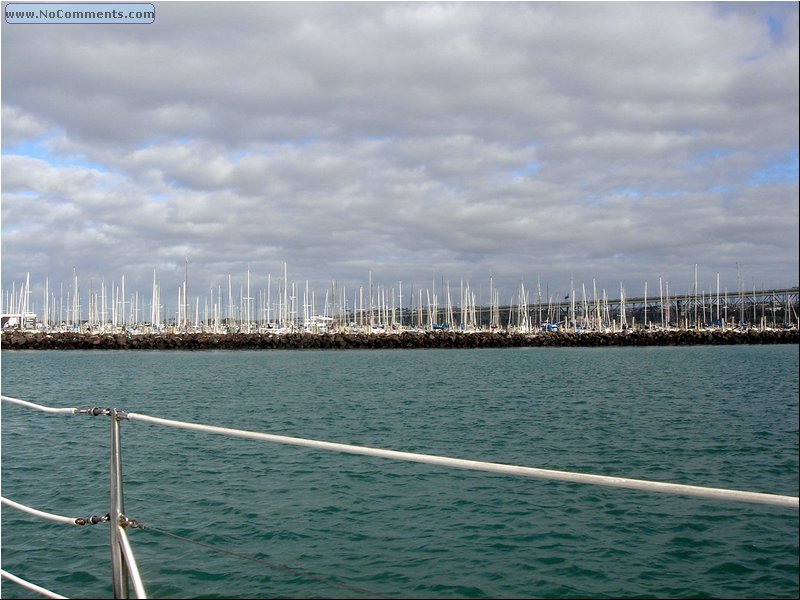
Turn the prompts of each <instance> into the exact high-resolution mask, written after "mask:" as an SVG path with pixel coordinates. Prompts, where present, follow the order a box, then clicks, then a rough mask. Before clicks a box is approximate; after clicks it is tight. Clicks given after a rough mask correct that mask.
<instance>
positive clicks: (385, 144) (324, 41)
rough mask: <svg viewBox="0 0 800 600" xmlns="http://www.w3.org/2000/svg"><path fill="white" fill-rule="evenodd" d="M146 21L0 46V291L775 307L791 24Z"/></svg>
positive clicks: (793, 264)
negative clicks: (633, 300) (590, 296)
mask: <svg viewBox="0 0 800 600" xmlns="http://www.w3.org/2000/svg"><path fill="white" fill-rule="evenodd" d="M153 4H154V6H155V9H156V17H155V21H154V23H152V24H148V25H73V24H70V25H16V24H9V23H6V22H3V24H2V29H1V30H0V35H1V36H2V89H1V94H2V121H1V126H2V130H1V131H2V200H1V201H2V222H1V226H2V231H1V233H0V235H1V243H2V286H3V290H4V292H5V293H7V290H9V289H11V288H12V285H13V286H16V287H17V289H18V287H19V285H20V283H21V282H23V281H24V280H25V278H26V274H30V281H31V286H32V289H33V290H34V299H35V300H36V299H37V298H40V297H41V296H39V295H38V294H40V293H41V292H40V291H39V290H42V289H43V288H44V284H45V280H46V279H47V280H48V282H49V286H50V289H51V292H52V291H53V290H54V289H56V288H57V287H58V286H59V285H62V284H63V285H64V286H70V285H71V282H72V280H73V270H74V272H75V273H76V274H77V276H78V278H79V280H80V288H81V290H84V291H85V290H88V288H89V287H90V285H91V286H93V287H94V289H97V288H98V287H100V282H101V281H103V282H105V284H107V285H111V284H112V282H119V281H120V279H121V277H122V276H123V275H124V276H125V280H126V285H127V289H128V290H129V291H130V290H134V289H135V290H139V291H141V293H142V294H149V293H150V291H151V285H152V280H153V272H154V270H155V272H156V276H157V279H158V280H159V284H160V285H161V287H162V289H163V290H172V289H176V290H177V288H178V287H179V286H180V285H181V283H182V282H183V278H184V273H185V271H186V269H187V264H188V272H189V281H190V292H189V294H190V298H192V297H196V296H199V297H200V298H201V299H200V303H201V306H202V302H203V298H205V297H207V296H208V294H209V290H211V289H215V290H216V289H218V286H223V287H227V284H228V278H229V276H230V277H231V278H232V281H233V286H234V287H235V288H237V289H239V288H240V286H242V285H244V282H245V278H246V274H247V271H248V269H249V271H250V277H251V282H252V284H251V285H252V286H253V287H254V288H265V287H266V285H267V280H268V276H270V277H271V280H272V282H273V284H274V282H275V281H276V280H278V279H280V278H282V277H283V272H284V263H286V269H287V272H288V278H289V280H290V281H292V282H297V283H298V285H299V286H304V285H305V281H306V280H308V281H309V285H310V286H311V287H312V288H314V289H316V290H317V294H321V293H324V290H325V288H326V286H327V287H330V286H331V285H332V282H333V281H336V282H337V285H338V286H340V287H345V288H346V289H356V287H358V286H366V285H367V283H368V280H369V278H370V277H371V279H372V281H373V282H374V283H376V284H379V285H383V286H387V287H397V285H398V283H399V282H402V285H403V287H404V290H410V289H411V288H412V286H413V287H414V289H422V288H425V287H431V286H432V285H434V284H435V285H436V286H437V287H439V286H441V285H442V283H443V282H450V285H451V287H452V288H453V289H454V290H455V289H457V288H458V286H459V285H464V284H466V283H467V282H468V283H469V285H470V286H471V288H472V289H473V290H475V291H478V290H479V293H480V296H479V298H478V300H479V301H481V300H482V301H483V302H488V301H489V294H488V290H489V287H490V284H491V285H493V286H494V287H495V288H498V289H500V290H502V292H501V295H502V298H503V300H504V301H505V300H506V299H507V298H508V299H510V298H511V297H512V295H513V294H515V293H517V292H518V290H519V286H520V283H523V284H524V285H525V288H526V290H529V291H532V293H533V294H536V291H535V290H536V289H537V288H539V289H541V293H542V295H543V296H546V294H551V295H553V294H562V293H563V294H568V293H569V291H570V289H571V288H572V287H573V286H574V288H577V289H578V290H580V288H581V286H585V287H586V289H587V290H591V289H592V287H593V286H594V287H596V288H597V289H598V290H600V289H603V290H607V291H608V295H609V297H617V296H619V290H620V286H621V285H623V286H624V287H625V291H626V295H627V296H629V297H631V296H633V295H641V294H642V292H643V290H644V286H645V282H647V283H648V284H649V290H650V294H651V295H652V294H653V293H654V290H658V286H659V282H660V281H663V282H669V284H670V285H671V288H672V290H673V291H680V290H687V291H688V290H690V288H691V287H692V286H693V285H694V274H695V265H697V272H698V278H699V281H698V285H699V287H700V288H701V289H704V290H715V289H716V281H717V274H719V277H720V281H721V284H720V285H721V286H723V288H724V289H728V290H731V291H734V290H737V289H739V288H740V287H744V288H745V289H751V290H752V289H753V288H754V287H757V288H758V289H769V288H783V287H791V286H796V285H798V269H799V266H798V245H799V244H798V230H800V225H799V220H798V137H799V133H798V95H799V94H798V5H797V3H795V2H777V3H770V2H755V3H747V2H732V3H705V2H688V3H684V2H680V3H677V2H676V3H670V2H665V3H661V2H658V3H656V2H652V3H651V2H633V3H606V2H589V3H579V2H541V3H540V2H509V3H505V2H486V3H483V2H475V3H457V2H446V3H437V2H419V3H412V2H398V3H393V2H375V3H370V2H363V3H362V2H344V3H338V2H322V3H314V2H286V3H284V2H236V3H232V2H198V3H195V2H154V3H153ZM3 5H4V7H5V6H6V3H3ZM187 261H188V262H187ZM90 282H91V283H90ZM545 290H546V291H545ZM273 293H274V290H273ZM406 293H408V292H406ZM454 301H457V300H456V299H454ZM176 302H177V300H176ZM407 302H408V301H407V300H406V304H407Z"/></svg>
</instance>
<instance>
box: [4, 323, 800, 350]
mask: <svg viewBox="0 0 800 600" xmlns="http://www.w3.org/2000/svg"><path fill="white" fill-rule="evenodd" d="M799 343H800V332H798V330H797V329H796V328H794V329H766V330H763V331H761V330H756V329H750V330H747V331H734V330H727V331H719V330H714V331H706V330H687V331H627V332H620V333H598V332H584V333H580V334H578V333H572V332H560V333H537V334H522V333H504V332H503V333H490V332H477V333H461V332H454V331H449V332H448V331H445V332H442V331H434V332H414V333H411V332H403V333H392V334H384V333H380V334H367V333H323V334H315V333H288V334H287V333H283V334H274V333H251V334H247V333H232V334H213V333H187V334H138V335H129V334H93V333H39V332H36V333H34V332H18V331H6V332H3V333H2V335H0V344H1V346H2V349H3V350H351V349H391V348H395V349H398V348H408V349H411V348H511V347H523V346H527V347H565V346H566V347H602V346H695V345H723V344H724V345H732V344H799Z"/></svg>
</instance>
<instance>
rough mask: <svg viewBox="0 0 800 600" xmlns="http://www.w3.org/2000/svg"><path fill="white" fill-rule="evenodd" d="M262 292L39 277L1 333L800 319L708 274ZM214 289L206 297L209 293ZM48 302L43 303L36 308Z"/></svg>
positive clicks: (780, 323)
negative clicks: (553, 288) (690, 279)
mask: <svg viewBox="0 0 800 600" xmlns="http://www.w3.org/2000/svg"><path fill="white" fill-rule="evenodd" d="M263 279H265V280H266V284H267V285H266V286H265V287H263V288H257V286H256V285H255V284H254V282H253V280H254V278H253V277H252V276H251V272H250V270H249V269H248V270H247V271H246V275H245V278H244V285H240V286H239V289H238V293H235V292H234V290H235V286H234V284H233V279H232V277H231V276H230V275H229V276H228V280H227V285H226V286H225V287H224V288H223V286H222V285H213V286H210V287H209V288H207V292H208V293H206V294H204V295H200V294H195V295H194V298H193V300H192V294H191V292H190V288H189V284H188V281H189V276H188V263H187V268H186V272H185V274H184V277H183V281H181V282H180V283H179V284H178V285H177V295H176V298H175V302H174V303H173V304H172V305H171V306H170V304H169V302H168V301H167V299H166V298H164V294H163V293H162V291H163V286H162V284H161V283H160V282H159V281H158V279H157V277H156V274H155V272H154V273H153V280H152V286H151V289H150V290H149V292H148V293H147V294H145V293H141V292H140V291H131V289H130V285H129V286H128V290H127V291H126V288H125V276H124V275H123V276H122V277H121V278H120V281H119V283H116V282H113V281H112V282H111V284H110V285H108V286H107V285H106V284H105V280H102V282H101V284H100V286H99V289H98V287H97V286H96V285H95V283H94V280H92V281H91V282H90V284H89V286H88V287H87V286H85V285H82V284H81V283H80V282H79V279H78V275H77V273H73V277H72V278H71V281H70V283H69V284H68V285H66V286H65V285H64V284H63V283H62V284H60V285H59V286H58V289H59V292H58V294H56V292H55V291H54V290H53V289H51V287H50V282H49V280H47V279H46V280H45V283H44V285H43V286H40V288H41V289H40V290H38V291H37V292H36V293H34V292H33V290H32V287H31V282H30V274H27V275H26V278H25V280H24V281H22V282H20V284H19V285H18V286H17V284H16V283H14V284H12V287H11V289H10V290H9V289H6V290H4V291H3V292H0V298H2V299H3V305H2V311H1V312H2V314H3V317H2V329H3V330H4V331H5V330H18V331H39V332H62V333H63V332H80V333H93V334H106V333H111V334H115V333H127V334H164V333H168V334H174V333H211V334H232V333H236V334H240V333H244V334H251V333H262V334H263V333H279V334H283V333H298V332H305V333H348V334H354V333H359V334H362V333H368V334H373V333H387V332H392V333H397V332H403V331H409V332H431V331H456V332H464V333H474V332H506V333H518V334H530V333H539V332H547V333H552V332H558V331H569V332H573V333H583V332H599V333H617V332H623V331H629V330H647V331H653V330H658V331H676V330H698V329H718V330H722V331H726V330H735V329H738V330H740V331H745V330H748V329H758V330H760V331H763V330H765V329H796V328H797V326H798V322H800V320H799V318H798V314H799V313H800V288H797V287H792V288H780V289H767V290H757V289H756V287H755V286H754V287H753V289H752V290H749V291H745V289H744V286H743V285H742V283H741V281H739V282H738V289H737V291H736V292H729V290H728V288H727V287H722V286H721V282H720V279H719V274H717V275H716V287H715V289H712V288H711V286H709V287H708V288H704V287H701V286H700V284H699V280H698V274H697V266H695V271H694V284H693V285H691V286H689V287H688V288H687V289H685V290H683V291H681V292H678V291H676V290H675V287H674V286H672V287H670V283H669V282H668V281H663V280H662V278H661V277H659V280H658V286H657V291H655V292H652V291H651V292H648V282H644V285H643V291H644V293H643V294H642V295H635V296H633V295H630V294H629V293H628V292H627V291H626V288H625V286H624V285H623V284H622V283H620V286H619V290H618V295H617V296H616V297H614V296H610V295H609V293H608V292H607V290H606V289H603V288H601V289H598V287H597V284H596V283H595V282H592V285H591V286H589V290H588V291H587V285H586V284H585V283H581V284H580V285H576V283H575V282H574V281H570V285H569V288H568V291H567V293H566V294H565V295H563V296H562V294H561V292H559V293H551V292H550V291H549V285H545V286H544V290H543V288H542V284H541V282H538V281H537V285H536V286H535V289H534V291H533V292H531V290H530V289H529V288H527V289H526V287H525V284H524V282H520V284H519V287H518V289H515V290H513V291H511V292H509V291H505V292H503V295H504V296H505V297H506V298H507V300H506V301H505V302H504V301H503V300H502V298H501V291H500V290H499V289H497V287H496V285H495V283H494V281H493V279H492V278H491V277H490V278H489V281H488V282H487V283H488V286H487V287H488V298H489V301H488V302H486V301H485V299H484V297H483V288H482V287H479V288H478V289H477V290H476V289H475V288H474V287H471V286H470V283H469V282H464V281H463V280H461V281H459V284H458V286H457V287H455V286H451V283H450V281H449V280H445V279H444V277H442V278H441V281H440V282H438V287H437V281H436V279H433V280H431V282H430V286H426V287H424V288H423V287H422V286H419V285H417V286H416V287H415V286H414V285H411V286H409V284H406V286H405V289H406V292H405V295H404V292H403V288H404V286H403V282H397V283H396V284H392V285H380V284H378V283H376V282H374V281H373V277H372V273H371V272H370V273H369V277H368V281H367V282H366V285H355V286H352V287H351V288H350V289H349V290H348V288H347V287H346V286H344V285H340V284H338V283H337V282H336V281H335V280H333V281H332V282H331V284H330V285H329V286H328V287H326V288H325V289H324V290H315V289H313V288H312V287H310V285H309V281H308V280H305V281H304V282H303V281H292V280H290V279H289V277H288V267H287V266H286V264H284V273H283V277H282V278H280V279H276V280H275V281H273V278H272V275H271V274H268V275H267V276H266V277H265V278H263ZM204 287H205V286H204ZM37 300H38V301H37Z"/></svg>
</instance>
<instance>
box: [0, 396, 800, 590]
mask: <svg viewBox="0 0 800 600" xmlns="http://www.w3.org/2000/svg"><path fill="white" fill-rule="evenodd" d="M0 399H2V401H3V402H10V403H13V404H18V405H21V406H25V407H27V408H31V409H34V410H39V411H42V412H47V413H56V414H70V415H76V414H84V415H91V416H110V417H111V465H110V466H111V477H110V509H109V513H108V515H106V516H105V517H90V518H89V519H80V518H77V519H76V518H71V517H64V516H61V515H54V514H52V513H46V512H44V511H40V510H37V509H34V508H31V507H27V506H24V505H22V504H19V503H16V502H14V501H12V500H8V499H6V498H2V503H3V504H5V505H7V506H10V507H12V508H16V509H18V510H21V511H23V512H26V513H28V514H32V515H35V516H37V517H40V518H44V519H48V520H52V521H57V522H61V523H64V524H70V525H84V524H89V523H91V524H94V523H97V522H103V521H109V522H110V523H111V527H110V529H111V556H112V561H111V562H112V565H111V566H112V583H113V591H114V597H115V598H127V597H128V593H129V589H128V584H129V582H130V583H131V584H132V585H133V588H134V592H135V594H136V597H137V598H146V594H145V590H144V586H143V584H142V580H141V577H140V575H139V570H138V568H137V566H136V561H135V558H134V554H133V550H132V548H131V545H130V542H129V540H128V537H127V533H126V528H127V527H128V526H136V525H137V524H136V522H135V521H133V520H130V519H128V518H127V517H126V516H125V513H124V507H123V504H124V503H123V493H122V465H121V458H120V457H121V453H120V428H119V424H120V422H121V421H123V420H129V421H134V422H140V423H148V424H151V425H159V426H164V427H174V428H178V429H186V430H190V431H200V432H204V433H209V434H215V435H226V436H231V437H238V438H245V439H250V440H256V441H264V442H272V443H277V444H288V445H293V446H303V447H306V448H313V449H316V450H324V451H329V452H343V453H347V454H359V455H363V456H374V457H378V458H386V459H391V460H400V461H407V462H416V463H424V464H429V465H437V466H443V467H450V468H454V469H469V470H476V471H485V472H491V473H500V474H503V475H513V476H519V477H529V478H535V479H545V480H552V481H566V482H571V483H582V484H587V485H599V486H605V487H616V488H626V489H632V490H640V491H646V492H657V493H666V494H675V495H681V496H693V497H699V498H707V499H712V500H720V501H725V500H728V501H737V502H748V503H756V504H767V505H772V506H779V507H784V508H790V509H794V510H798V507H800V502H799V500H800V499H798V497H797V496H784V495H779V494H769V493H763V492H750V491H742V490H732V489H725V488H713V487H703V486H695V485H685V484H677V483H664V482H658V481H648V480H644V479H630V478H627V477H611V476H606V475H592V474H588V473H576V472H572V471H555V470H551V469H540V468H536V467H525V466H518V465H509V464H503V463H491V462H483V461H477V460H467V459H461V458H451V457H447V456H437V455H433V454H418V453H413V452H400V451H397V450H385V449H382V448H370V447H367V446H353V445H350V444H340V443H336V442H325V441H320V440H310V439H305V438H295V437H288V436H283V435H275V434H271V433H261V432H257V431H246V430H242V429H231V428H227V427H218V426H215V425H205V424H202V423H190V422H185V421H176V420H172V419H162V418H159V417H152V416H148V415H144V414H138V413H133V412H124V411H121V410H118V409H116V408H97V407H93V408H90V409H78V408H52V407H47V406H43V405H40V404H35V403H33V402H28V401H26V400H19V399H17V398H11V397H9V396H0ZM0 575H2V577H5V578H7V579H9V580H11V581H15V582H16V583H20V585H24V586H25V587H28V589H32V590H35V591H38V592H39V593H43V594H45V595H48V594H53V592H49V591H48V590H45V589H44V588H39V587H38V586H35V585H34V584H31V583H29V582H25V581H24V580H22V579H20V578H18V577H16V576H14V575H11V574H10V573H7V572H6V571H0ZM23 582H24V583H23ZM49 597H51V598H63V596H59V595H57V594H55V595H51V596H49Z"/></svg>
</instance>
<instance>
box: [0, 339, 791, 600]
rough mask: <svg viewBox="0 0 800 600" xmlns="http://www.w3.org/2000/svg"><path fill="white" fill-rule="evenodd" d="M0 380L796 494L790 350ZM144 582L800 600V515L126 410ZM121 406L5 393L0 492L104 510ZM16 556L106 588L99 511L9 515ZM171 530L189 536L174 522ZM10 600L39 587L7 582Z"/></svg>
mask: <svg viewBox="0 0 800 600" xmlns="http://www.w3.org/2000/svg"><path fill="white" fill-rule="evenodd" d="M1 359H2V364H1V366H2V393H3V394H4V395H7V396H12V397H15V398H21V399H25V400H30V401H33V402H38V403H41V404H45V405H48V406H56V407H72V406H75V407H79V408H89V407H92V406H101V407H111V406H113V407H117V408H119V409H122V410H126V411H130V412H137V413H143V414H147V415H152V416H157V417H163V418H168V419H176V420H181V421H192V422H198V423H206V424H213V425H220V426H224V427H232V428H239V429H247V430H253V431H262V432H268V433H276V434H281V435H287V436H295V437H305V438H312V439H319V440H325V441H332V442H341V443H347V444H356V445H362V446H372V447H380V448H387V449H393V450H402V451H409V452H420V453H426V454H439V455H444V456H451V457H456V458H466V459H474V460H481V461H491V462H500V463H507V464H515V465H523V466H531V467H542V468H546V469H557V470H565V471H578V472H584V473H593V474H600V475H613V476H620V477H629V478H637V479H649V480H655V481H664V482H672V483H684V484H691V485H702V486H711V487H724V488H732V489H739V490H748V491H758V492H769V493H775V494H785V495H791V496H797V494H798V372H799V368H798V347H797V346H793V345H784V346H724V347H716V346H714V347H644V348H602V349H589V348H515V349H485V350H408V351H406V350H389V351H381V350H368V351H356V350H348V351H338V352H337V351H252V352H251V351H227V352H225V351H219V352H216V351H214V352H176V351H172V352H169V351H168V352H136V351H128V352H125V351H65V352H61V351H50V352H47V351H38V352H37V351H24V352H3V353H2V357H1ZM121 429H122V451H123V475H124V486H125V487H124V492H125V512H126V514H127V516H128V517H129V518H132V519H135V520H137V521H138V522H140V523H142V524H144V525H146V526H147V527H148V528H147V529H133V530H129V536H130V540H131V544H132V546H133V549H134V551H135V555H136V559H137V562H138V564H139V569H140V571H141V573H142V577H143V580H144V584H145V587H146V589H147V592H148V594H149V596H150V597H152V598H276V597H284V598H286V597H288V598H376V597H389V598H537V597H541V598H587V597H592V598H620V597H626V598H630V597H636V598H797V597H798V513H797V511H794V510H791V509H785V508H777V507H771V506H762V505H754V504H745V503H740V502H732V501H720V500H713V501H712V500H705V499H698V498H690V497H679V496H670V495H665V494H656V493H645V492H640V491H632V490H624V489H616V488H603V487H597V486H588V485H578V484H569V483H559V482H548V481H542V480H535V479H522V478H515V477H511V476H505V475H498V474H489V473H480V472H474V471H465V470H453V469H448V468H444V467H438V466H430V465H424V464H415V463H403V462H395V461H390V460H387V459H382V458H371V457H363V456H354V455H346V454H335V453H330V452H324V451H319V450H311V449H308V448H298V447H292V446H282V445H276V444H270V443H266V442H257V441H251V440H243V439H235V438H229V437H224V436H217V435H209V434H205V433H199V432H190V431H183V430H178V429H172V428H164V427H159V426H156V425H152V424H147V423H142V422H135V421H124V422H123V423H122V425H121ZM109 431H110V424H109V420H108V417H89V416H84V415H76V416H63V415H48V414H44V413H41V412H37V411H32V410H30V409H27V408H24V407H20V406H17V405H12V404H8V403H3V405H2V494H3V496H5V497H7V498H10V499H11V500H15V501H17V502H21V503H23V504H27V505H30V506H33V507H35V508H38V509H40V510H44V511H48V512H52V513H57V514H62V515H68V516H72V517H86V516H89V515H92V514H97V515H103V514H105V513H106V512H107V511H108V493H109V437H110V435H109ZM1 535H2V568H3V569H5V570H6V571H9V572H11V573H13V574H15V575H18V576H20V577H23V578H24V579H27V580H29V581H32V582H34V583H37V584H39V585H42V586H44V587H47V588H49V589H51V590H54V591H56V592H58V593H60V594H63V595H65V596H69V597H73V598H109V597H111V571H110V563H109V549H108V547H109V533H108V526H107V525H105V524H99V525H95V526H86V527H69V526H65V525H60V524H56V523H51V522H46V521H42V520H39V519H36V518H34V517H31V516H30V515H27V514H24V513H20V512H18V511H16V510H14V509H11V508H8V507H6V506H3V507H2V531H1ZM176 536H178V537H176ZM2 596H3V598H30V597H35V596H36V595H35V594H32V593H31V592H28V591H24V590H23V589H22V588H20V587H19V586H17V585H16V584H14V583H11V582H8V581H6V580H3V581H2Z"/></svg>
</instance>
